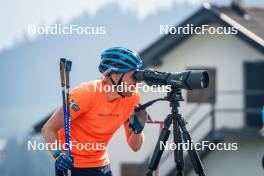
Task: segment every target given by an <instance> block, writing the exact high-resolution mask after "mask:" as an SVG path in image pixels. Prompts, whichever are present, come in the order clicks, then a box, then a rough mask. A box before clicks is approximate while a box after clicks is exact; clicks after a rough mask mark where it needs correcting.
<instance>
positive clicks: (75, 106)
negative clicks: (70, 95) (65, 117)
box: [71, 100, 80, 112]
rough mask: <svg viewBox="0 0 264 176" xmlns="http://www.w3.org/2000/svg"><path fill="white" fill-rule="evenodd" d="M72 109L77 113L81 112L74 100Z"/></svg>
mask: <svg viewBox="0 0 264 176" xmlns="http://www.w3.org/2000/svg"><path fill="white" fill-rule="evenodd" d="M71 107H72V109H73V111H75V112H77V111H79V110H80V107H79V106H78V105H77V104H76V103H75V102H74V100H72V101H71Z"/></svg>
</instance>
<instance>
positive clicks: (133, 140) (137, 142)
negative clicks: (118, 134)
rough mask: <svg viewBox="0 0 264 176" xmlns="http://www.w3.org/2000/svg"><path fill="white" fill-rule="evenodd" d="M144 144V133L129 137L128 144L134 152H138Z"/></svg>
mask: <svg viewBox="0 0 264 176" xmlns="http://www.w3.org/2000/svg"><path fill="white" fill-rule="evenodd" d="M143 142H144V134H143V132H142V133H140V134H135V133H132V134H131V135H130V137H129V140H128V144H129V146H130V147H131V148H132V150H133V151H135V152H136V151H138V150H139V149H140V148H141V146H142V144H143Z"/></svg>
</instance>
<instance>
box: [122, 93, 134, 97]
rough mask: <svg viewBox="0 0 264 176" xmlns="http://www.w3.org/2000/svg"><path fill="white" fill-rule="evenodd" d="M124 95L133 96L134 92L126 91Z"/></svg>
mask: <svg viewBox="0 0 264 176" xmlns="http://www.w3.org/2000/svg"><path fill="white" fill-rule="evenodd" d="M123 95H124V96H126V97H131V96H132V95H133V92H125V93H123Z"/></svg>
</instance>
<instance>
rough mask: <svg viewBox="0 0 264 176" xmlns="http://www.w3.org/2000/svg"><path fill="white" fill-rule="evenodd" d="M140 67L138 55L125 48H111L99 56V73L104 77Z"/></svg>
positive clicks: (140, 60) (140, 61)
mask: <svg viewBox="0 0 264 176" xmlns="http://www.w3.org/2000/svg"><path fill="white" fill-rule="evenodd" d="M141 67H142V59H141V58H140V57H139V55H138V54H137V53H136V52H134V51H131V50H129V49H127V48H123V47H113V48H109V49H107V50H106V51H104V52H103V53H102V54H101V62H100V65H99V67H98V68H99V71H100V72H101V73H103V74H104V75H108V74H109V73H113V72H114V73H126V72H130V71H132V70H138V69H139V68H141Z"/></svg>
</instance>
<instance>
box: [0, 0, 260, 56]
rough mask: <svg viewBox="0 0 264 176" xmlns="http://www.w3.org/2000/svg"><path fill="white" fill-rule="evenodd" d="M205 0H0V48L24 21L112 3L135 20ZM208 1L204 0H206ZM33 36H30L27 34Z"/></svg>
mask: <svg viewBox="0 0 264 176" xmlns="http://www.w3.org/2000/svg"><path fill="white" fill-rule="evenodd" d="M205 1H206V0H74V1H72V0H45V1H41V0H23V1H21V0H0V22H1V32H0V51H1V50H3V49H5V48H8V47H11V46H12V45H13V44H14V43H17V42H19V41H20V40H21V39H22V38H23V37H25V36H28V34H27V33H26V30H27V27H28V25H52V24H54V23H57V22H60V23H68V22H70V21H71V19H73V18H76V17H78V16H79V15H80V14H81V13H83V12H87V13H88V14H89V15H91V16H93V15H96V14H97V13H100V10H101V9H103V8H107V5H109V4H111V3H116V4H117V5H118V6H119V7H120V9H121V10H122V11H132V12H133V13H135V14H136V15H137V17H138V19H139V20H144V19H146V18H147V17H148V16H149V15H151V14H153V13H157V12H158V11H159V10H162V9H166V8H170V7H172V6H177V5H185V4H188V5H193V6H200V5H201V4H202V3H203V2H205ZM207 1H208V0H207ZM230 1H231V0H210V1H209V2H213V3H216V4H228V3H230ZM243 3H245V4H247V5H264V1H263V0H244V1H243ZM28 37H29V38H31V39H32V38H34V36H28Z"/></svg>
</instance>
